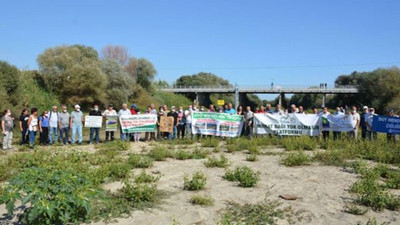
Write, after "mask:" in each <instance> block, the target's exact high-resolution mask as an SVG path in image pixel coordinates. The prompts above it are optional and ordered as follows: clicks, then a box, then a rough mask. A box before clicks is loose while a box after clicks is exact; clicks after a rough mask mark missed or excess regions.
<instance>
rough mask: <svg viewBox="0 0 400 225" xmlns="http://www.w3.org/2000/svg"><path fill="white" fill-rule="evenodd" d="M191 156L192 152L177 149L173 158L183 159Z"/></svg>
mask: <svg viewBox="0 0 400 225" xmlns="http://www.w3.org/2000/svg"><path fill="white" fill-rule="evenodd" d="M192 157H193V155H192V153H191V152H189V151H186V150H182V149H181V150H178V151H176V152H175V159H179V160H185V159H191V158H192Z"/></svg>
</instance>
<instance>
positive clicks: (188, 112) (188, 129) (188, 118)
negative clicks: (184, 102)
mask: <svg viewBox="0 0 400 225" xmlns="http://www.w3.org/2000/svg"><path fill="white" fill-rule="evenodd" d="M192 113H193V108H192V105H189V108H188V109H187V110H185V117H186V137H189V134H190V138H192V139H193V133H192Z"/></svg>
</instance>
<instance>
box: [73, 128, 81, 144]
mask: <svg viewBox="0 0 400 225" xmlns="http://www.w3.org/2000/svg"><path fill="white" fill-rule="evenodd" d="M76 134H78V143H79V144H81V143H82V125H77V124H72V137H71V143H72V144H75V138H76Z"/></svg>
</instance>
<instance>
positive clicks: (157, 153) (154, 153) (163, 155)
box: [149, 145, 174, 161]
mask: <svg viewBox="0 0 400 225" xmlns="http://www.w3.org/2000/svg"><path fill="white" fill-rule="evenodd" d="M149 156H150V157H151V158H153V159H154V160H155V161H165V160H166V159H167V158H169V157H171V158H172V157H173V156H174V152H173V150H167V149H166V148H165V147H164V146H161V145H157V146H155V147H153V148H152V149H151V150H150V153H149Z"/></svg>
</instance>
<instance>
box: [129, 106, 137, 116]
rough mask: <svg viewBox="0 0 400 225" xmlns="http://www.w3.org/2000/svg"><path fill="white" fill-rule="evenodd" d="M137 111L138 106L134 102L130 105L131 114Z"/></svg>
mask: <svg viewBox="0 0 400 225" xmlns="http://www.w3.org/2000/svg"><path fill="white" fill-rule="evenodd" d="M137 112H138V107H137V105H136V104H132V105H131V115H136V114H137Z"/></svg>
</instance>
